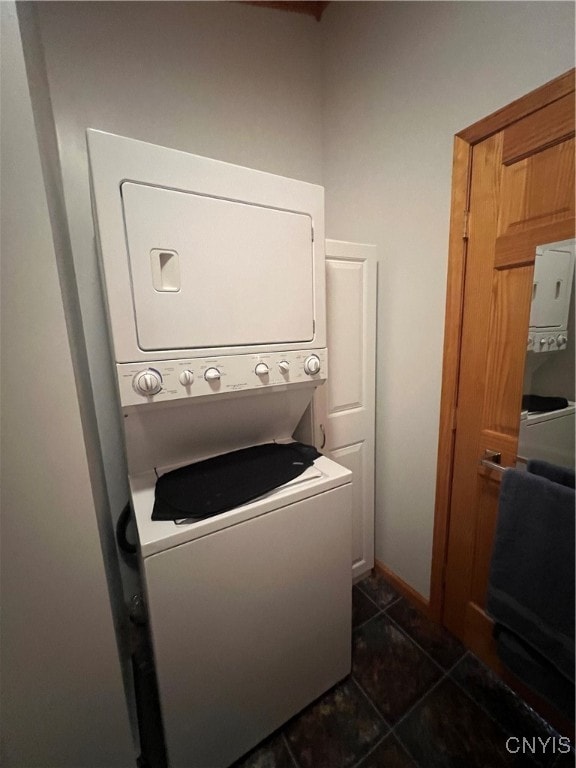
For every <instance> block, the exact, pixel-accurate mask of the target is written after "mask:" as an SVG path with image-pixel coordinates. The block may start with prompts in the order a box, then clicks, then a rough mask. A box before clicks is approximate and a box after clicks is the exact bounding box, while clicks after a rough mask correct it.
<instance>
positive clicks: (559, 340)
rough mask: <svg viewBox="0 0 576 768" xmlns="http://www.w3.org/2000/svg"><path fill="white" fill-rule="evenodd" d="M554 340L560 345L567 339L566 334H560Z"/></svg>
mask: <svg viewBox="0 0 576 768" xmlns="http://www.w3.org/2000/svg"><path fill="white" fill-rule="evenodd" d="M556 341H557V342H558V345H560V344H566V342H567V341H568V339H567V338H566V336H563V335H562V334H560V336H558V338H557V339H556Z"/></svg>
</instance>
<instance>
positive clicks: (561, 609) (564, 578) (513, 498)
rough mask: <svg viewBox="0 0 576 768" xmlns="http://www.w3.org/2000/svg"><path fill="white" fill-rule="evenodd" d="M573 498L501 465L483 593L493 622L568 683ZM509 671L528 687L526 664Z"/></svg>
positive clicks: (571, 667)
mask: <svg viewBox="0 0 576 768" xmlns="http://www.w3.org/2000/svg"><path fill="white" fill-rule="evenodd" d="M574 501H575V497H574V489H573V488H569V487H566V486H564V485H561V484H559V483H555V482H553V481H552V480H549V479H548V478H547V477H543V476H540V475H536V474H533V473H530V472H521V471H519V470H515V469H508V470H506V472H505V473H504V476H503V479H502V485H501V490H500V504H499V511H498V524H497V530H496V536H495V541H494V550H493V553H492V562H491V566H490V577H489V584H488V599H487V611H488V613H489V614H490V616H491V617H492V618H493V619H494V621H495V622H496V624H497V625H501V626H502V627H503V628H504V629H505V630H507V631H509V632H511V633H513V634H514V635H516V636H517V638H519V639H520V641H521V642H522V644H523V647H524V648H530V649H532V650H533V651H535V652H536V653H537V654H540V656H542V657H543V658H544V659H545V660H546V662H547V663H549V664H550V665H552V667H553V668H555V669H556V670H557V671H558V672H559V673H560V674H561V675H562V676H563V677H565V678H567V679H568V680H570V681H571V682H572V683H573V682H574V576H575V574H574V533H575V528H574ZM496 632H498V626H497V628H496ZM502 660H503V661H504V663H506V660H505V658H504V657H503V658H502ZM520 666H521V665H520ZM526 666H527V665H526ZM514 672H515V673H516V674H517V675H518V676H519V677H521V679H524V680H525V682H526V683H527V684H528V685H531V682H532V687H534V681H533V680H532V681H531V679H530V674H529V670H528V669H527V668H526V675H523V674H522V670H521V669H520V670H519V669H518V668H516V669H515V670H514Z"/></svg>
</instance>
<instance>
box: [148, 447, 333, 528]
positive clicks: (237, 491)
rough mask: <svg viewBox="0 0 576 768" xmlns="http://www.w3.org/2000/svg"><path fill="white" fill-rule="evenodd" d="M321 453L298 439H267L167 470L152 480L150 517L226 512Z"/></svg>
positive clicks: (274, 485) (288, 476)
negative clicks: (291, 440) (253, 444)
mask: <svg viewBox="0 0 576 768" xmlns="http://www.w3.org/2000/svg"><path fill="white" fill-rule="evenodd" d="M320 455H321V454H320V453H318V451H317V450H316V448H313V447H312V446H310V445H303V444H302V443H288V444H277V443H267V444H266V445H255V446H253V447H251V448H243V449H242V450H239V451H232V452H231V453H225V454H223V455H221V456H215V457H214V458H212V459H206V460H205V461H199V462H196V463H195V464H189V465H188V466H186V467H180V468H179V469H175V470H173V471H172V472H167V473H166V474H165V475H162V477H160V478H159V479H158V480H157V481H156V488H155V499H154V509H153V510H152V520H181V519H184V518H192V519H195V520H202V519H203V518H205V517H212V516H213V515H217V514H219V513H220V512H226V511H227V510H229V509H233V508H234V507H238V506H240V505H241V504H246V503H247V502H248V501H251V500H252V499H256V498H258V497H259V496H262V495H264V494H265V493H268V492H269V491H272V490H274V488H278V487H279V486H280V485H284V483H287V482H289V481H290V480H293V479H294V478H296V477H298V475H301V474H302V473H303V472H304V471H305V470H306V469H307V468H308V467H311V466H312V464H313V463H314V460H315V459H317V458H318V457H319V456H320Z"/></svg>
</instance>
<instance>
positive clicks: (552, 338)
mask: <svg viewBox="0 0 576 768" xmlns="http://www.w3.org/2000/svg"><path fill="white" fill-rule="evenodd" d="M567 343H568V337H567V336H566V334H565V333H554V331H540V332H539V333H532V332H531V333H530V334H529V335H528V344H527V350H528V352H555V351H556V350H558V349H566V345H567Z"/></svg>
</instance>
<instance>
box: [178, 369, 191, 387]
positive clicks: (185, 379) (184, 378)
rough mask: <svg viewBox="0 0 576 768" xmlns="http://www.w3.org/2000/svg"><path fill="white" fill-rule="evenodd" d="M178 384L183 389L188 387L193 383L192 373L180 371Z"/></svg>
mask: <svg viewBox="0 0 576 768" xmlns="http://www.w3.org/2000/svg"><path fill="white" fill-rule="evenodd" d="M179 379H180V384H182V386H183V387H189V386H190V384H192V383H193V382H194V374H193V373H192V371H182V373H181V374H180V376H179Z"/></svg>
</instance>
